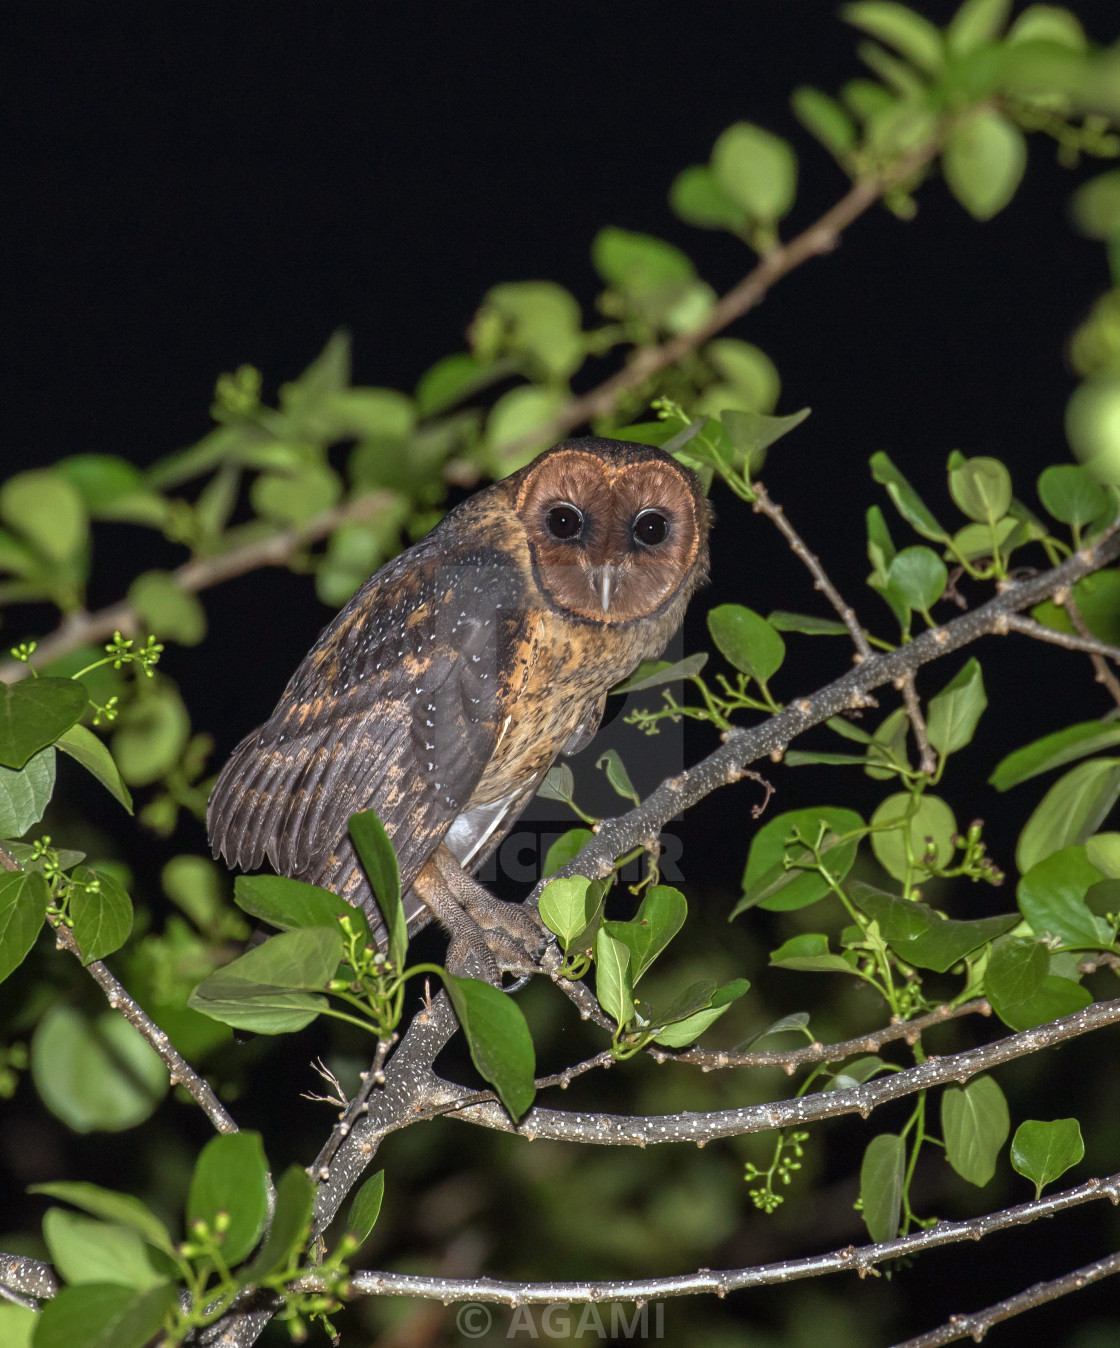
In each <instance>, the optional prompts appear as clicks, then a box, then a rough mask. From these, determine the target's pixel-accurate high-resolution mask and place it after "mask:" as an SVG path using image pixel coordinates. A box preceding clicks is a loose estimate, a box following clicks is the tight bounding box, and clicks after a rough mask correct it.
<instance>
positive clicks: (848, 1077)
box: [825, 1053, 890, 1091]
mask: <svg viewBox="0 0 1120 1348" xmlns="http://www.w3.org/2000/svg"><path fill="white" fill-rule="evenodd" d="M889 1070H890V1068H889V1066H888V1064H887V1063H885V1062H884V1061H883V1060H882V1058H880V1057H879V1056H878V1055H877V1054H874V1053H871V1054H868V1055H867V1056H866V1057H864V1058H853V1059H852V1060H851V1061H850V1062H846V1063H845V1064H844V1066H843V1067H842V1068H840V1070H839V1071H838V1072H836V1073H834V1075H833V1077H832V1080H831V1081H830V1082H829V1083H828V1085H827V1086H826V1087H825V1090H829V1091H850V1090H851V1089H852V1088H853V1087H854V1086H862V1085H863V1084H864V1082H865V1081H870V1080H871V1079H872V1078H873V1077H877V1076H878V1075H879V1074H880V1073H881V1072H886V1071H889Z"/></svg>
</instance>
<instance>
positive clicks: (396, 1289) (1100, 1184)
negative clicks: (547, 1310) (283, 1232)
mask: <svg viewBox="0 0 1120 1348" xmlns="http://www.w3.org/2000/svg"><path fill="white" fill-rule="evenodd" d="M1102 1198H1107V1199H1109V1201H1110V1202H1112V1203H1114V1204H1115V1203H1117V1202H1120V1174H1116V1175H1110V1176H1109V1177H1108V1178H1107V1179H1103V1180H1101V1179H1092V1180H1088V1181H1087V1182H1086V1183H1085V1184H1079V1185H1078V1186H1077V1188H1076V1189H1068V1190H1067V1191H1066V1192H1065V1193H1061V1194H1054V1195H1053V1196H1052V1197H1050V1198H1042V1199H1039V1200H1037V1201H1036V1202H1033V1203H1021V1204H1019V1205H1018V1206H1017V1207H1013V1208H1004V1209H1003V1210H1002V1211H1000V1212H992V1213H988V1214H987V1215H985V1216H983V1217H973V1218H971V1219H970V1220H969V1221H964V1222H938V1223H937V1225H936V1226H933V1227H931V1228H930V1229H929V1230H926V1231H917V1232H915V1233H914V1234H913V1235H909V1236H900V1237H898V1239H896V1240H886V1241H883V1242H882V1243H881V1244H879V1245H861V1246H853V1245H849V1246H847V1247H845V1248H844V1249H842V1250H834V1251H832V1252H831V1253H829V1254H819V1255H810V1256H809V1257H808V1258H807V1259H786V1260H783V1261H782V1262H781V1263H775V1264H760V1265H758V1266H756V1267H754V1268H737V1269H726V1270H712V1269H701V1270H699V1271H698V1272H696V1273H686V1274H680V1275H678V1276H670V1277H666V1278H634V1279H620V1280H618V1281H615V1282H545V1283H523V1282H501V1281H498V1280H497V1279H495V1278H431V1277H423V1276H421V1275H419V1274H413V1273H380V1272H379V1273H355V1274H354V1276H353V1277H352V1278H351V1280H350V1288H351V1291H352V1292H354V1293H357V1294H358V1295H360V1296H410V1297H426V1298H430V1299H433V1300H437V1301H444V1302H449V1301H496V1302H501V1303H502V1304H504V1305H507V1306H525V1305H534V1304H535V1305H542V1304H547V1303H550V1302H565V1301H567V1302H588V1301H653V1300H660V1299H661V1298H663V1297H678V1296H691V1295H694V1294H696V1293H698V1292H714V1293H715V1294H716V1295H717V1296H724V1295H726V1294H727V1293H728V1292H734V1291H738V1290H740V1289H742V1288H744V1287H763V1286H766V1285H768V1284H773V1283H787V1282H795V1281H797V1280H799V1279H801V1278H816V1277H819V1276H820V1275H821V1274H824V1273H842V1272H845V1271H852V1272H855V1273H858V1274H859V1276H860V1277H865V1276H866V1275H867V1274H868V1273H869V1272H870V1271H871V1270H872V1269H873V1268H874V1267H875V1266H876V1265H877V1264H882V1263H885V1262H886V1261H887V1260H890V1259H897V1258H899V1257H900V1256H902V1255H914V1254H920V1253H922V1252H923V1251H925V1250H933V1249H937V1248H938V1247H939V1246H942V1245H953V1244H957V1243H959V1242H960V1241H963V1240H981V1239H983V1237H985V1236H988V1235H991V1234H992V1233H993V1232H995V1231H1004V1230H1007V1229H1008V1228H1010V1227H1015V1226H1026V1225H1028V1224H1029V1223H1031V1222H1036V1221H1038V1220H1039V1218H1041V1217H1053V1216H1054V1215H1055V1214H1056V1213H1059V1212H1063V1211H1066V1210H1067V1209H1069V1208H1073V1207H1077V1206H1078V1205H1080V1204H1082V1203H1091V1202H1094V1201H1097V1200H1099V1199H1102ZM1117 1258H1120V1256H1117ZM1084 1272H1085V1270H1081V1273H1084ZM1070 1276H1071V1277H1077V1276H1078V1275H1077V1274H1071V1275H1070ZM1099 1276H1103V1274H1101V1275H1099ZM299 1286H300V1287H301V1288H304V1289H306V1290H307V1291H317V1290H319V1288H320V1286H321V1284H320V1283H318V1282H317V1281H316V1280H315V1279H306V1280H304V1281H303V1282H301V1283H300V1284H299ZM1067 1290H1072V1288H1071V1289H1067ZM1024 1295H1027V1294H1026V1293H1024ZM919 1342H921V1343H922V1344H923V1345H924V1344H925V1340H924V1339H923V1340H917V1339H915V1340H914V1341H913V1345H910V1344H907V1345H905V1346H904V1348H915V1346H916V1345H917V1344H918V1343H919ZM930 1342H931V1343H933V1342H935V1341H934V1340H931V1341H930ZM936 1342H939V1343H940V1342H948V1340H936Z"/></svg>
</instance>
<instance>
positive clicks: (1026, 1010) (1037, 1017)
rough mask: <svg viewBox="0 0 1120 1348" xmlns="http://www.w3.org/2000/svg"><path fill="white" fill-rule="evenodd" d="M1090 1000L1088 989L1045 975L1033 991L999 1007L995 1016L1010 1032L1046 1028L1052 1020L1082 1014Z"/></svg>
mask: <svg viewBox="0 0 1120 1348" xmlns="http://www.w3.org/2000/svg"><path fill="white" fill-rule="evenodd" d="M1092 1001H1093V997H1092V994H1091V993H1090V991H1089V989H1088V988H1084V987H1082V986H1081V984H1080V983H1075V982H1074V981H1073V979H1072V978H1063V977H1061V975H1059V974H1047V975H1046V977H1045V978H1044V979H1043V980H1042V982H1041V984H1040V985H1039V988H1038V991H1037V992H1035V993H1033V994H1032V995H1031V996H1030V997H1027V998H1025V999H1024V1000H1023V1001H1021V1002H1012V1003H1010V1004H1009V1005H1007V1006H1002V1007H1000V1008H999V1009H998V1011H997V1014H998V1015H999V1018H1000V1019H1001V1020H1002V1021H1003V1023H1004V1024H1005V1025H1007V1026H1009V1027H1010V1028H1011V1029H1012V1030H1033V1029H1034V1027H1035V1026H1036V1025H1046V1024H1048V1023H1049V1022H1050V1021H1052V1020H1060V1019H1061V1018H1062V1017H1063V1016H1072V1015H1075V1014H1076V1013H1077V1012H1078V1011H1084V1010H1085V1008H1086V1007H1087V1006H1089V1005H1091V1004H1092Z"/></svg>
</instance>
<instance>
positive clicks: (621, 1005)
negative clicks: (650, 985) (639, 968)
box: [595, 924, 634, 1026]
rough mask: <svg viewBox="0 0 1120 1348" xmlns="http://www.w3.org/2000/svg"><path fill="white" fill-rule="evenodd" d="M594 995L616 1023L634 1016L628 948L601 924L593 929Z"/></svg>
mask: <svg viewBox="0 0 1120 1348" xmlns="http://www.w3.org/2000/svg"><path fill="white" fill-rule="evenodd" d="M595 995H596V996H597V997H598V999H599V1005H600V1006H601V1007H602V1008H603V1010H604V1011H605V1012H606V1013H607V1015H608V1016H610V1017H611V1019H612V1020H614V1021H616V1022H617V1024H618V1025H620V1026H626V1025H629V1024H630V1022H631V1021H632V1020H633V1019H634V985H633V982H632V980H631V978H630V948H629V946H627V945H625V944H624V943H623V942H622V941H620V940H618V938H617V937H615V936H612V935H611V934H610V932H609V931H607V930H606V929H605V924H604V926H602V927H600V928H599V930H598V931H597V932H596V933H595Z"/></svg>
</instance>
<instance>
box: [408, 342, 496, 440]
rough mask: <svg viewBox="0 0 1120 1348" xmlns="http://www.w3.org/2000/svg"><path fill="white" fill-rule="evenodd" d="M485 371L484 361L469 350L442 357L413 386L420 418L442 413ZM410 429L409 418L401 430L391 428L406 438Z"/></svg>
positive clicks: (477, 383)
mask: <svg viewBox="0 0 1120 1348" xmlns="http://www.w3.org/2000/svg"><path fill="white" fill-rule="evenodd" d="M489 369H490V366H489V365H488V364H487V363H486V362H484V361H480V360H479V359H478V358H477V357H475V356H472V355H471V354H470V352H469V351H457V352H456V353H455V355H453V356H444V357H443V359H442V360H437V361H436V363H435V364H434V365H433V366H431V367H430V369H427V370H425V371H424V373H423V374H422V375H421V376H420V381H419V383H418V384H417V385H416V410H417V411H418V412H419V413H420V415H421V416H422V417H431V416H436V415H438V414H439V413H440V412H446V411H447V409H448V408H449V407H453V406H454V405H455V404H456V403H457V402H459V401H460V399H462V398H464V397H466V396H467V395H468V394H470V393H471V392H472V391H473V390H474V389H475V388H477V387H478V386H479V385H480V384H481V383H482V381H483V380H484V379H485V378H486V375H487V373H488V371H489ZM409 411H410V412H411V408H409ZM411 429H412V418H411V416H410V417H409V419H408V420H407V422H406V423H405V425H404V427H403V429H402V428H396V427H395V428H394V433H396V434H404V435H407V434H408V433H409V431H411Z"/></svg>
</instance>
